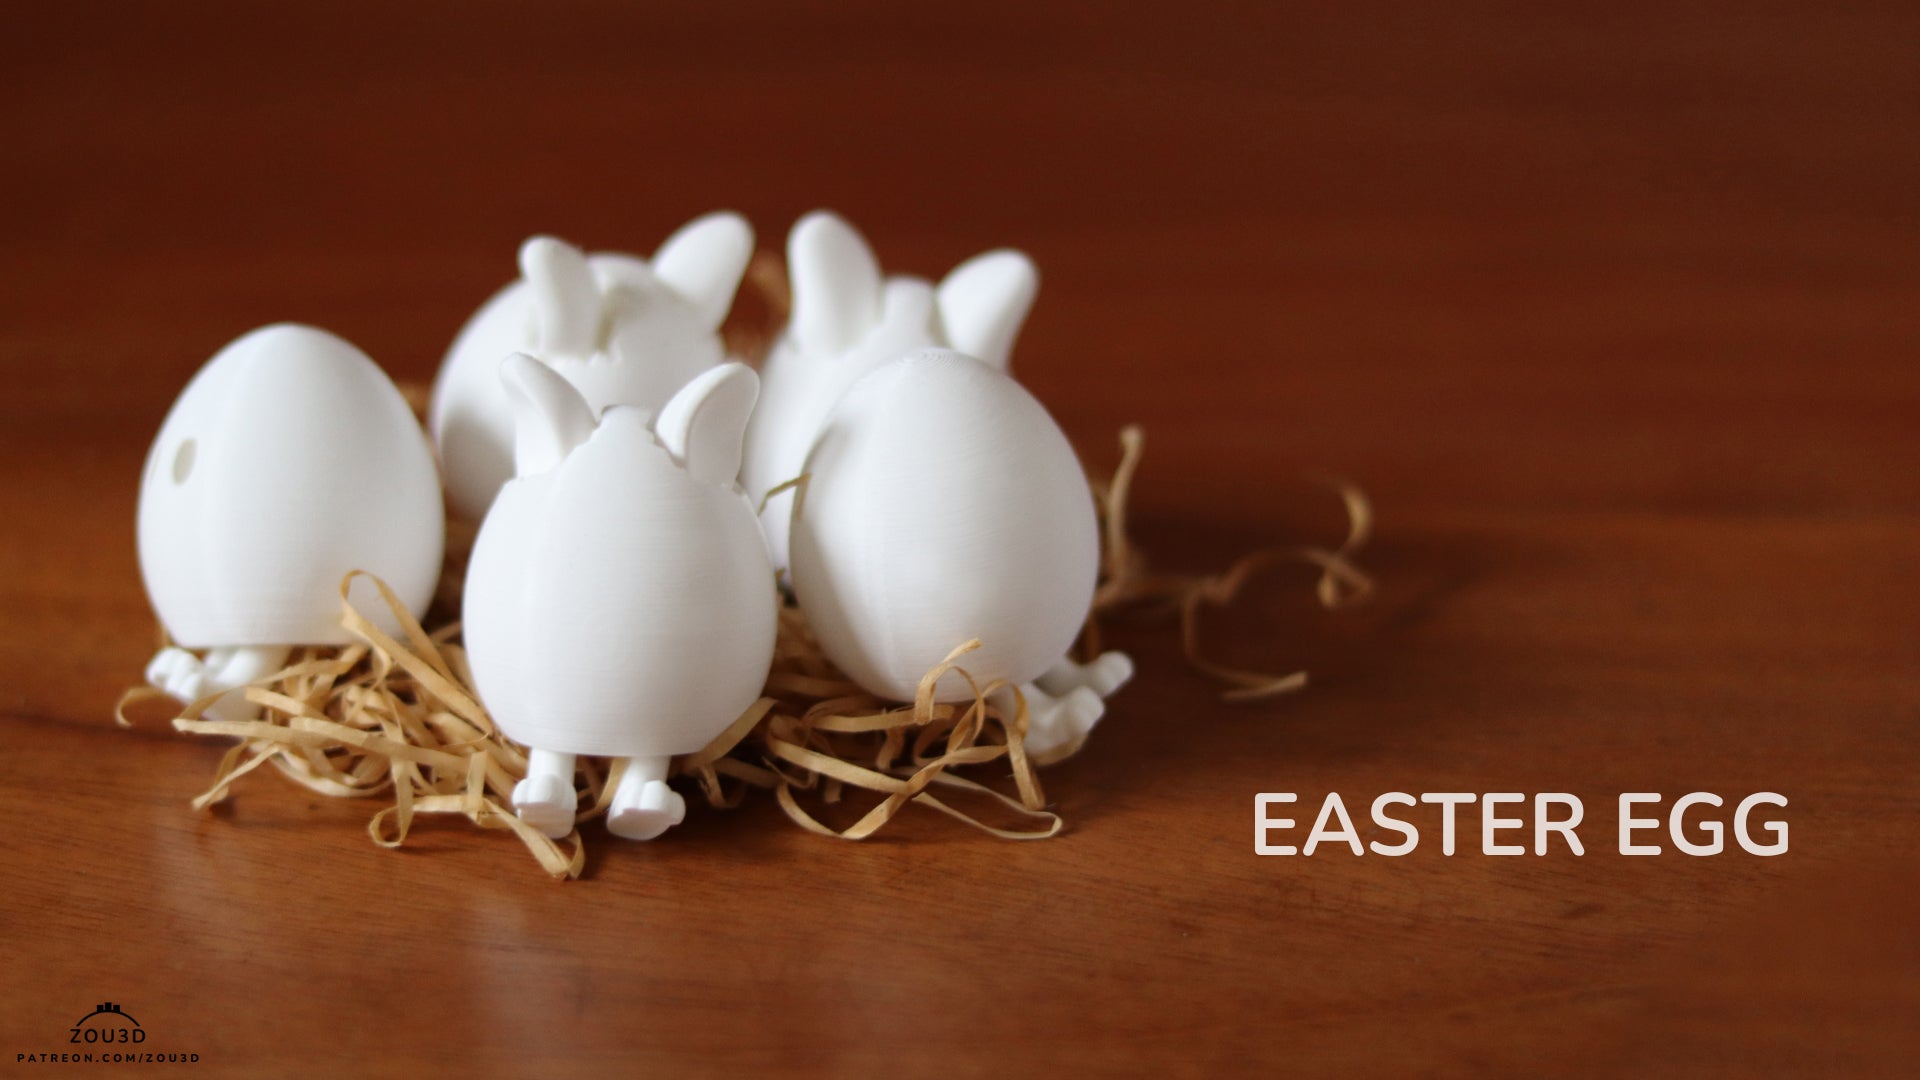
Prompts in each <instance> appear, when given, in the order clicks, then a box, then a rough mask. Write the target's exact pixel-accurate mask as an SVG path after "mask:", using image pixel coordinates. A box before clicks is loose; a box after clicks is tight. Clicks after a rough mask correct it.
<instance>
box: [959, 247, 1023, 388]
mask: <svg viewBox="0 0 1920 1080" xmlns="http://www.w3.org/2000/svg"><path fill="white" fill-rule="evenodd" d="M1039 289H1040V275H1039V272H1038V271H1036V270H1035V269H1034V267H1033V260H1031V259H1029V258H1027V257H1026V256H1025V255H1023V254H1021V253H1020V252H1018V251H1006V250H1002V251H989V252H987V253H986V254H985V255H976V256H974V257H973V258H971V259H968V260H967V261H966V262H963V263H961V264H960V265H959V266H956V267H954V269H953V272H952V273H950V274H948V275H947V276H946V280H944V281H942V282H940V289H939V292H938V298H939V305H940V321H941V323H942V324H943V325H944V326H945V327H946V331H947V343H948V344H950V345H952V346H953V347H954V348H955V349H958V350H959V351H961V352H963V353H967V354H968V355H970V356H974V357H977V358H978V359H980V360H982V361H985V362H986V363H987V364H988V365H989V366H991V367H995V368H999V369H1000V370H1001V371H1005V370H1006V369H1007V364H1008V360H1009V355H1010V354H1011V353H1012V352H1013V341H1014V339H1015V338H1017V337H1019V336H1020V325H1021V324H1022V323H1024V322H1025V321H1026V319H1027V312H1028V311H1030V310H1032V308H1033V297H1034V294H1035V293H1036V292H1038V291H1039Z"/></svg>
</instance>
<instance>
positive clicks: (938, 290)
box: [740, 211, 1039, 570]
mask: <svg viewBox="0 0 1920 1080" xmlns="http://www.w3.org/2000/svg"><path fill="white" fill-rule="evenodd" d="M787 265H788V272H789V276H790V277H791V279H792V282H793V318H792V320H791V321H790V322H789V324H788V326H787V330H786V333H784V334H783V335H782V336H781V338H780V340H779V342H778V343H776V344H775V346H774V348H773V351H772V353H771V354H769V355H768V357H767V359H766V362H765V363H763V364H762V365H761V374H760V378H761V390H760V405H759V408H757V409H756V410H755V411H754V415H753V421H752V423H751V424H749V425H748V428H747V448H746V462H745V465H744V467H743V468H742V470H741V475H740V482H741V486H742V487H744V488H745V489H746V492H747V496H748V497H749V498H750V499H752V500H753V501H754V502H755V504H756V505H757V504H759V503H760V502H761V500H762V499H763V498H764V497H765V495H766V493H767V491H768V490H769V489H771V488H775V487H778V486H780V485H781V484H783V483H786V482H787V481H789V480H792V479H793V478H794V477H796V476H799V475H800V471H801V467H802V465H803V463H804V462H805V461H806V457H807V451H808V450H809V449H810V448H811V447H812V446H813V440H814V437H815V436H817V435H818V434H819V433H820V425H821V424H822V423H823V422H824V421H825V420H826V417H827V413H828V412H829V411H831V410H832V408H833V406H834V404H835V403H836V402H838V401H839V400H840V397H841V395H843V394H845V393H846V392H847V389H848V388H849V387H851V386H852V385H853V384H854V383H855V382H858V381H859V380H860V378H861V377H862V376H864V375H866V374H867V373H868V372H870V371H872V370H874V369H875V368H877V367H879V366H880V365H881V364H884V363H886V362H888V361H890V360H895V359H898V358H899V357H900V356H902V355H905V354H906V353H908V352H910V351H912V350H914V349H919V348H925V347H928V346H942V347H951V348H955V349H958V350H960V351H962V352H966V353H968V354H970V355H972V356H975V357H978V358H980V359H982V360H984V361H986V362H987V363H988V364H990V365H993V366H995V367H998V368H1000V369H1002V370H1005V368H1006V366H1007V359H1008V355H1009V354H1010V353H1011V352H1012V349H1013V342H1014V338H1015V337H1017V336H1018V335H1019V333H1020V324H1021V323H1022V322H1023V321H1025V319H1026V317H1027V311H1028V309H1029V308H1031V307H1032V306H1033V297H1034V293H1035V291H1036V290H1037V289H1038V288H1039V277H1038V275H1037V274H1036V273H1035V271H1034V267H1033V263H1032V261H1031V260H1029V259H1028V258H1027V257H1026V256H1025V255H1022V254H1020V253H1019V252H1017V251H990V252H987V253H986V254H984V255H978V256H975V257H974V258H972V259H969V260H967V261H966V262H964V263H961V264H960V265H959V266H958V267H955V268H954V270H953V272H952V273H950V274H948V275H947V277H946V279H945V280H943V281H942V282H941V283H940V284H939V286H938V287H935V286H934V285H933V284H931V283H930V282H927V281H924V280H921V279H919V278H913V277H904V276H902V277H893V278H888V279H885V280H882V278H881V276H880V266H879V264H878V263H877V262H875V260H874V257H873V252H872V250H871V249H869V248H868V247H867V242H866V241H865V240H864V239H862V238H861V236H860V234H859V233H858V232H856V231H854V228H853V226H851V225H849V224H847V223H846V222H845V221H843V220H841V219H840V218H839V217H836V216H835V215H833V214H830V213H827V212H825V211H816V212H814V213H812V214H808V215H807V216H806V217H804V218H802V219H800V221H799V223H798V224H796V225H794V227H793V232H792V233H791V234H790V235H789V236H788V237H787ZM792 506H793V504H792V500H791V499H790V498H789V497H787V496H785V495H781V496H776V497H775V498H774V499H772V500H769V501H768V502H767V508H766V512H765V513H764V514H763V515H762V524H763V526H764V527H765V528H766V530H767V539H768V542H769V543H770V544H771V545H772V546H773V552H774V561H775V563H776V564H777V565H779V566H780V567H781V569H783V570H784V569H785V568H786V564H787V532H788V527H789V522H788V519H789V517H790V516H791V514H792Z"/></svg>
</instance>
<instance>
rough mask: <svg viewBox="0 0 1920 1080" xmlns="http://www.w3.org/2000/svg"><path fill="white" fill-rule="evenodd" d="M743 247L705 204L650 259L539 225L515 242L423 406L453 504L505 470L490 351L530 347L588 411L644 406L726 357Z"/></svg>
mask: <svg viewBox="0 0 1920 1080" xmlns="http://www.w3.org/2000/svg"><path fill="white" fill-rule="evenodd" d="M752 255H753V229H752V227H750V226H749V225H748V224H747V222H746V219H744V218H742V217H740V215H738V214H732V213H716V214H708V215H706V216H705V217H701V218H697V219H695V220H694V221H692V222H690V223H688V224H687V225H685V226H683V227H682V228H681V229H680V230H679V231H678V232H676V233H674V234H673V235H672V236H670V237H668V238H667V241H666V243H664V244H661V245H660V250H658V251H656V252H655V253H654V255H653V258H652V259H651V260H647V259H641V258H638V257H636V256H633V255H620V254H597V255H586V254H583V253H582V252H581V251H580V250H579V249H578V248H575V247H572V246H571V245H568V244H565V243H563V242H561V241H559V240H556V239H554V238H552V237H550V236H536V237H534V238H533V239H531V240H528V241H527V242H526V243H525V244H523V245H522V246H521V248H520V271H521V275H522V276H521V279H520V280H518V281H515V282H513V283H512V284H510V285H508V286H507V287H506V288H504V289H502V290H501V291H500V292H499V293H497V294H495V295H494V297H493V298H492V299H491V300H488V301H487V302H486V304H485V305H484V306H482V307H481V309H480V310H479V311H478V312H476V313H475V314H474V316H473V318H472V319H470V320H468V322H467V325H466V326H465V327H464V328H463V329H462V330H461V331H460V335H459V337H458V338H456V339H455V340H454V343H453V347H452V348H451V349H450V350H448V352H447V358H446V360H444V361H443V362H442V363H441V366H440V374H439V375H438V377H436V378H435V380H434V384H433V404H432V406H431V408H430V410H429V418H430V420H431V425H432V429H433V437H434V443H435V445H436V446H437V447H438V448H439V451H440V464H441V467H442V469H443V470H444V472H445V474H446V482H447V495H448V498H449V500H450V502H451V503H452V505H453V509H454V512H455V513H457V514H459V515H461V516H463V517H466V518H469V519H471V520H474V521H478V520H479V519H480V518H481V517H482V516H484V515H485V514H486V511H487V506H488V505H489V504H490V503H492V502H493V497H494V495H495V494H496V493H497V492H498V491H499V490H500V485H502V484H504V483H506V482H507V480H508V478H509V477H511V476H512V475H513V408H512V406H511V405H510V404H509V403H508V400H507V393H506V390H505V389H503V388H502V387H501V385H500V361H501V360H503V359H505V358H506V357H507V356H508V355H510V354H512V353H516V352H525V353H530V354H532V355H533V356H535V357H537V358H539V359H540V360H542V361H544V362H545V363H547V364H549V365H551V366H552V367H553V368H554V370H556V371H558V372H560V373H561V374H562V375H564V376H566V378H567V381H568V382H571V383H572V384H573V385H574V387H575V388H576V389H578V390H579V391H580V393H581V394H582V395H583V396H584V397H585V398H586V399H587V403H588V404H589V405H590V406H592V408H593V411H594V412H595V413H599V412H600V411H602V410H604V409H606V408H607V407H608V406H611V405H635V406H639V407H640V408H642V409H643V410H644V411H646V412H647V413H649V414H651V413H652V412H653V410H655V409H658V408H659V407H660V406H662V405H664V404H666V401H667V399H668V398H670V397H672V396H673V395H674V392H675V391H677V390H679V389H680V388H681V387H682V386H685V385H686V384H687V382H688V381H689V380H691V379H692V378H693V377H694V376H696V375H698V374H700V373H701V372H703V371H706V370H708V369H709V368H712V367H714V366H715V365H717V364H720V363H722V362H724V361H725V360H726V349H725V347H724V346H723V345H722V344H721V341H720V332H719V331H720V324H721V323H722V322H723V321H725V319H726V317H727V310H728V309H729V308H730V307H731V306H732V305H733V294H734V291H735V290H736V289H737V288H738V287H739V285H740V277H741V275H742V274H744V273H745V272H746V268H747V260H748V259H749V258H751V257H752Z"/></svg>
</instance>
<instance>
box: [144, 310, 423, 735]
mask: <svg viewBox="0 0 1920 1080" xmlns="http://www.w3.org/2000/svg"><path fill="white" fill-rule="evenodd" d="M444 529H445V522H444V520H443V518H442V509H441V499H440V484H439V479H438V477H437V476H436V474H435V471H434V464H433V452H432V449H431V447H429V445H428V444H427V440H426V436H425V434H424V433H423V432H422V431H421V430H420V425H419V423H418V422H417V421H415V420H414V418H413V413H412V412H411V411H410V410H409V409H408V408H407V404H406V402H405V401H404V400H403V399H402V398H401V396H400V393H399V391H398V390H396V389H395V388H394V386H393V383H392V382H390V381H388V379H387V377H386V375H385V374H384V373H382V372H381V370H380V369H379V368H378V367H377V366H375V364H374V362H373V361H372V360H370V359H368V358H367V356H366V354H365V353H363V352H361V351H360V350H359V349H356V348H354V347H353V346H352V345H351V344H349V343H347V342H346V341H343V340H341V339H340V338H338V337H335V336H334V335H332V334H329V333H327V332H326V331H324V330H316V329H314V328H312V327H309V326H295V325H291V324H280V325H276V326H268V327H264V328H262V329H259V330H255V331H253V332H252V333H249V334H247V335H245V336H243V337H241V338H240V339H238V340H237V341H234V342H233V343H232V344H230V345H228V346H227V347H226V348H224V349H222V350H220V352H219V353H218V354H217V355H215V356H214V358H213V359H212V360H210V361H208V362H207V364H206V366H204V367H202V368H201V369H200V371H199V373H198V374H196V375H195V376H194V377H193V379H192V381H191V382H189V383H188V384H187V388H186V389H185V390H184V391H182V392H181V394H180V397H179V400H177V401H175V402H174V405H173V408H172V410H171V411H170V412H168V413H167V418H166V420H165V422H164V423H162V424H161V427H160V434H159V436H158V437H157V438H156V439H155V440H154V443H153V449H152V450H151V451H149V452H148V454H147V463H146V468H145V471H144V472H143V473H142V475H141V479H140V509H139V525H138V532H139V546H140V573H141V576H142V577H143V578H144V579H145V581H146V586H147V595H148V596H149V597H150V598H151V599H152V601H153V606H154V610H155V612H156V613H157V614H158V615H159V617H160V621H161V622H162V623H163V624H165V626H166V628H167V633H168V634H169V635H170V636H171V637H172V638H173V640H174V641H175V642H177V643H178V645H179V646H180V647H176V648H168V649H163V650H161V651H160V653H159V654H158V655H157V656H155V657H154V658H153V661H152V663H151V664H149V665H148V668H147V680H148V682H149V683H151V684H152V685H153V686H155V687H157V688H159V689H161V690H165V691H166V692H168V693H169V694H172V695H173V696H174V697H177V698H180V699H181V700H183V701H191V700H193V699H196V698H199V697H201V696H204V695H206V694H210V693H214V692H216V691H222V690H232V689H234V688H236V687H239V686H242V685H244V684H246V683H249V682H252V681H253V680H255V679H258V678H260V677H262V676H264V675H268V674H271V673H272V672H273V671H274V670H276V669H278V668H279V667H280V666H281V665H282V664H283V663H284V662H285V659H286V656H287V653H288V651H289V649H290V647H292V646H295V645H330V644H342V643H345V642H346V641H347V640H348V639H347V633H346V631H345V630H344V629H342V628H341V626H340V582H341V579H342V578H344V577H345V576H346V575H347V573H348V572H350V571H353V570H365V571H368V572H369V573H372V574H374V575H377V576H378V577H379V578H380V579H381V580H383V581H385V582H386V583H387V584H388V585H389V586H390V587H391V588H392V589H393V590H394V592H395V594H397V595H398V596H399V598H400V600H401V601H402V602H403V603H404V604H405V605H406V606H407V608H408V610H410V611H412V612H413V613H414V615H415V616H416V617H417V616H419V615H420V614H422V613H423V612H424V611H425V610H426V606H427V603H428V601H429V600H431V599H432V596H433V589H434V585H435V584H436V582H437V580H438V578H439V575H440V558H441V554H442V550H441V549H442V543H443V540H444ZM353 599H354V600H355V604H356V606H357V607H358V608H359V610H361V611H362V612H363V613H365V614H367V615H368V616H369V617H370V618H374V619H375V621H376V622H379V623H381V624H382V625H384V626H385V627H387V628H388V629H390V630H397V629H398V628H397V627H395V626H394V625H393V620H392V618H391V616H390V615H388V614H387V612H386V607H385V605H384V604H383V603H381V602H380V600H379V597H378V594H377V593H376V592H375V591H374V590H373V589H372V586H371V583H369V582H366V581H365V580H364V579H362V580H356V582H355V584H354V591H353ZM190 649H207V650H209V651H208V652H207V654H206V656H205V657H204V658H202V657H199V656H196V655H195V654H194V653H192V652H189V651H188V650H190ZM248 711H249V710H248V709H247V707H246V706H245V703H244V701H241V700H239V699H238V695H233V694H229V695H228V696H227V697H225V698H222V699H221V700H220V701H219V702H218V703H216V706H215V708H214V709H213V710H211V712H212V714H213V715H216V716H225V717H228V718H235V717H238V716H242V715H246V713H247V712H248Z"/></svg>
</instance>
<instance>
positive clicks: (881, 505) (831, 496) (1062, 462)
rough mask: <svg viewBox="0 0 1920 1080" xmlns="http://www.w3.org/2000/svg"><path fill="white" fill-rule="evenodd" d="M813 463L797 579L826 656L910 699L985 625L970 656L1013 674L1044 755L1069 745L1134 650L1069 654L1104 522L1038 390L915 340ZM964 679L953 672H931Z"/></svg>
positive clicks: (801, 518) (842, 420) (851, 393)
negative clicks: (1083, 657) (1086, 657)
mask: <svg viewBox="0 0 1920 1080" xmlns="http://www.w3.org/2000/svg"><path fill="white" fill-rule="evenodd" d="M806 470H807V472H809V473H810V474H811V478H810V480H809V481H808V483H807V486H806V489H805V494H804V495H803V496H802V498H801V500H800V504H799V507H798V509H797V511H796V512H795V514H794V515H793V533H792V560H793V565H792V578H793V588H794V592H795V594H796V596H797V597H798V598H799V601H800V607H801V609H802V610H803V611H805V612H806V613H807V618H808V621H809V623H810V624H811V625H812V628H813V630H814V633H815V635H816V636H817V637H818V639H819V641H820V645H821V647H822V649H823V650H824V651H825V652H826V654H827V656H828V658H829V659H831V660H832V661H833V662H834V664H835V665H837V666H838V667H839V668H840V669H841V670H842V671H844V672H846V674H847V675H848V676H849V677H850V678H852V679H853V680H854V681H855V682H857V683H859V684H860V685H861V686H862V687H864V688H866V689H867V690H869V691H871V692H873V693H876V694H879V695H881V696H883V697H888V698H893V699H895V700H900V701H909V700H912V698H913V696H914V693H915V690H916V688H917V687H918V684H919V682H920V680H921V678H922V677H923V676H924V675H925V674H926V673H927V671H928V670H929V669H931V668H932V667H934V666H935V665H936V664H938V663H939V662H940V661H941V660H942V659H944V658H945V657H946V656H947V654H948V653H949V652H950V651H952V649H953V648H954V647H955V646H957V645H960V644H962V643H963V642H966V641H968V640H969V639H972V638H979V639H980V641H981V643H982V645H981V648H980V649H979V650H977V651H975V652H973V653H970V654H968V655H967V657H966V658H965V659H964V660H963V661H962V664H961V666H963V667H964V668H966V670H967V671H968V672H969V673H970V674H972V675H973V676H974V678H975V679H977V680H979V681H980V682H981V683H983V684H984V683H985V682H988V681H990V680H994V679H1005V680H1007V682H1008V683H1010V684H1011V685H1013V686H1016V687H1018V688H1019V689H1020V692H1021V693H1022V694H1023V695H1024V696H1025V698H1026V701H1027V706H1028V712H1029V731H1028V742H1027V745H1028V748H1029V750H1030V751H1031V752H1032V753H1033V754H1034V756H1035V757H1036V758H1037V759H1039V760H1042V761H1045V760H1049V759H1052V758H1056V757H1059V756H1063V755H1064V754H1066V753H1070V752H1071V751H1072V750H1073V749H1074V748H1076V747H1077V746H1078V745H1079V743H1080V741H1081V740H1083V739H1084V738H1085V737H1086V734H1087V732H1088V731H1089V730H1091V729H1092V727H1093V725H1094V724H1095V723H1096V722H1097V721H1098V720H1099V719H1100V716H1101V714H1102V713H1103V712H1104V710H1105V703H1104V701H1103V700H1102V699H1103V698H1104V697H1105V696H1106V695H1108V694H1111V693H1112V692H1113V691H1114V690H1116V689H1117V688H1118V687H1119V686H1120V684H1122V683H1124V682H1125V681H1126V680H1127V679H1128V678H1129V677H1130V676H1131V675H1132V673H1133V665H1132V663H1131V662H1130V661H1129V660H1128V659H1127V658H1126V657H1125V656H1124V655H1123V654H1120V653H1107V654H1105V655H1103V656H1101V657H1100V658H1098V659H1096V660H1095V661H1094V662H1093V663H1091V664H1086V665H1080V664H1075V663H1072V662H1071V661H1068V660H1066V659H1065V657H1066V654H1067V650H1068V648H1069V647H1070V646H1071V645H1072V644H1073V641H1074V639H1075V638H1076V637H1077V636H1078V635H1079V633H1080V629H1081V626H1082V625H1083V624H1084V622H1085V621H1086V617H1087V611H1088V608H1089V607H1090V606H1091V604H1092V601H1093V591H1094V584H1095V578H1096V576H1097V574H1098V569H1099V560H1100V536H1099V526H1098V523H1097V521H1096V517H1095V510H1094V505H1093V496H1092V494H1091V492H1090V490H1089V488H1088V485H1087V478H1086V475H1085V473H1084V472H1082V470H1081V468H1080V462H1079V459H1078V458H1076V457H1075V456H1074V452H1073V448H1072V447H1071V446H1070V445H1068V443H1067V440H1066V437H1065V436H1064V435H1062V434H1061V432H1060V429H1059V427H1058V426H1057V425H1056V424H1055V423H1054V421H1053V418H1052V417H1051V416H1049V415H1048V414H1047V411H1046V409H1045V408H1043V407H1042V406H1041V405H1040V403H1039V402H1038V401H1036V400H1034V398H1033V395H1031V394H1029V393H1027V391H1026V390H1024V389H1023V388H1021V387H1020V385H1019V384H1017V383H1015V382H1014V381H1013V380H1012V379H1011V378H1009V377H1008V376H1007V375H1006V373H1005V372H1004V371H1002V370H1001V369H1000V368H999V367H998V366H996V365H993V364H988V363H984V362H982V361H980V360H977V359H974V358H973V357H970V356H967V355H964V354H962V353H958V352H952V351H947V350H940V349H928V350H922V351H919V352H915V353H912V354H909V355H907V356H904V357H901V358H898V359H895V360H892V361H889V362H887V363H885V364H883V365H881V366H880V367H878V368H877V369H875V370H874V371H873V372H871V373H870V374H868V375H867V376H866V377H864V378H862V379H860V380H859V381H858V382H857V383H855V384H854V385H853V387H852V388H851V389H849V390H848V391H847V392H846V394H845V395H844V396H843V397H842V398H841V400H840V402H839V404H838V405H836V406H835V407H834V408H833V410H832V411H831V413H830V414H829V416H828V417H827V420H826V423H825V425H824V427H823V428H822V429H821V431H820V435H819V438H818V440H817V441H816V442H815V443H814V446H813V449H812V452H811V454H810V455H809V456H808V457H807V460H806ZM970 696H971V691H970V690H969V688H968V687H967V685H966V682H965V681H964V680H963V679H961V678H960V677H959V676H957V675H952V674H949V675H948V676H946V677H945V678H943V679H942V680H941V681H940V683H939V684H938V685H937V686H936V688H935V697H936V699H937V700H941V701H957V700H964V699H967V698H969V697H970Z"/></svg>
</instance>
